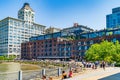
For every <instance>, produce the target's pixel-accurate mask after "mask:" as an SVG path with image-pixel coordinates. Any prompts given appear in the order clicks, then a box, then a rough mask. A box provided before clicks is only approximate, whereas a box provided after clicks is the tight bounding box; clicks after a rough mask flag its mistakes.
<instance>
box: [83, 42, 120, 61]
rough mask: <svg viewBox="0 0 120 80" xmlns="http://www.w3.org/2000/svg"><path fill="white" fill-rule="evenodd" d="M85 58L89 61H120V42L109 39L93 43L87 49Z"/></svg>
mask: <svg viewBox="0 0 120 80" xmlns="http://www.w3.org/2000/svg"><path fill="white" fill-rule="evenodd" d="M85 58H86V60H88V61H106V62H109V63H112V62H114V61H116V62H120V44H119V42H118V41H116V43H115V44H114V43H113V42H108V41H102V42H101V43H100V44H93V45H91V47H90V48H89V49H88V50H87V51H86V55H85Z"/></svg>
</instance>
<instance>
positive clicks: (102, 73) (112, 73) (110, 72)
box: [65, 67, 120, 80]
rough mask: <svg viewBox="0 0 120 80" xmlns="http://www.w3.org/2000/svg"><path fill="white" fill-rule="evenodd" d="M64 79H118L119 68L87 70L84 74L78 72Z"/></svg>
mask: <svg viewBox="0 0 120 80" xmlns="http://www.w3.org/2000/svg"><path fill="white" fill-rule="evenodd" d="M65 80H120V68H111V67H110V68H106V70H103V69H97V70H91V69H90V70H88V71H87V72H85V73H84V74H78V75H76V76H74V77H73V78H71V79H70V78H69V79H65Z"/></svg>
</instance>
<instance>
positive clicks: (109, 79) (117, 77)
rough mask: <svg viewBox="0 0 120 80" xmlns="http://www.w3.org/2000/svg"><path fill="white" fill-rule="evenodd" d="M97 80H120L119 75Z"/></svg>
mask: <svg viewBox="0 0 120 80" xmlns="http://www.w3.org/2000/svg"><path fill="white" fill-rule="evenodd" d="M98 80H120V73H116V74H113V75H110V76H107V77H104V78H101V79H98Z"/></svg>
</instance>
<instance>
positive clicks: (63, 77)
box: [62, 71, 67, 80]
mask: <svg viewBox="0 0 120 80" xmlns="http://www.w3.org/2000/svg"><path fill="white" fill-rule="evenodd" d="M66 78H67V74H66V73H65V71H62V80H63V79H66Z"/></svg>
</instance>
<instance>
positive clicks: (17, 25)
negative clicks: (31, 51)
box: [0, 3, 45, 55]
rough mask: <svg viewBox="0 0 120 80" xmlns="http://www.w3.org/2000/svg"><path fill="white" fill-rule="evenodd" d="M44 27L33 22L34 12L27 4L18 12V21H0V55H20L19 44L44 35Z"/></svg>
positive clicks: (6, 19)
mask: <svg viewBox="0 0 120 80" xmlns="http://www.w3.org/2000/svg"><path fill="white" fill-rule="evenodd" d="M44 30H45V26H43V25H40V24H37V23H35V22H34V11H33V10H32V9H31V8H30V6H29V4H28V3H25V4H24V5H23V7H22V8H21V9H20V10H19V11H18V19H15V18H11V17H7V18H5V19H3V20H1V21H0V55H13V54H14V55H20V54H21V43H23V42H27V41H29V38H30V37H32V36H38V35H41V34H43V33H44Z"/></svg>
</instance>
